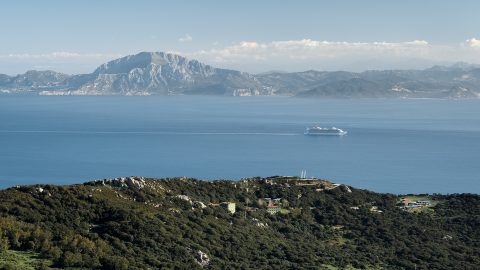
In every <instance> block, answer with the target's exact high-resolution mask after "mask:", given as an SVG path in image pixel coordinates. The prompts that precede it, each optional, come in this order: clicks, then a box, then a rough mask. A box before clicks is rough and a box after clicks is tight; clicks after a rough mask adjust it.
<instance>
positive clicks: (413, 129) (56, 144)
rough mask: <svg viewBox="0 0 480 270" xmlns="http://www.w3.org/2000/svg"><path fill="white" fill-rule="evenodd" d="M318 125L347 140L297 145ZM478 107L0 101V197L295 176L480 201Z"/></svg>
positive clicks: (187, 99)
mask: <svg viewBox="0 0 480 270" xmlns="http://www.w3.org/2000/svg"><path fill="white" fill-rule="evenodd" d="M316 123H320V124H322V125H323V126H337V127H340V128H343V129H345V130H347V131H348V135H346V136H343V137H311V136H305V135H303V131H304V129H305V127H306V126H310V125H313V124H316ZM479 151H480V101H479V100H464V101H457V100H309V99H297V98H287V97H248V98H238V97H237V98H234V97H192V96H175V97H40V96H0V188H5V187H9V186H13V185H20V184H33V183H53V184H67V183H80V182H84V181H89V180H93V179H100V178H110V177H118V176H130V175H142V176H148V177H159V178H160V177H173V176H192V177H196V178H201V179H220V178H227V179H240V178H242V177H249V176H271V175H299V174H300V171H301V170H307V176H315V177H319V178H324V179H330V180H332V181H334V182H338V183H345V184H348V185H352V186H355V187H360V188H367V189H371V190H374V191H378V192H391V193H434V192H437V193H457V192H472V193H480V158H479V157H480V152H479Z"/></svg>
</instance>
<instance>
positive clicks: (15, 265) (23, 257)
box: [0, 250, 52, 270]
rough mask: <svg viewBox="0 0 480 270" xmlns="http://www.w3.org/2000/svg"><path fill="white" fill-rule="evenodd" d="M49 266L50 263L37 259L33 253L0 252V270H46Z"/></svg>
mask: <svg viewBox="0 0 480 270" xmlns="http://www.w3.org/2000/svg"><path fill="white" fill-rule="evenodd" d="M51 265H52V262H51V261H49V260H45V259H41V258H39V254H37V253H34V252H30V251H14V250H4V251H2V252H0V269H11V270H17V269H18V270H35V269H48V267H49V266H51Z"/></svg>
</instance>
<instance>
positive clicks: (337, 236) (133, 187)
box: [0, 177, 480, 269]
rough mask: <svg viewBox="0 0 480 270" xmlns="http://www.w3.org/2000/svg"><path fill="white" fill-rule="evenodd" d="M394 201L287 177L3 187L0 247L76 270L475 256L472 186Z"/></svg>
mask: <svg viewBox="0 0 480 270" xmlns="http://www.w3.org/2000/svg"><path fill="white" fill-rule="evenodd" d="M411 198H413V197H411ZM411 198H410V199H411ZM417 198H420V197H417ZM399 199H400V197H399V196H395V195H391V194H378V193H373V192H369V191H366V190H359V189H355V188H352V187H348V186H345V185H337V184H333V183H331V182H328V181H323V180H316V179H311V180H300V179H298V178H295V177H271V178H253V179H245V180H242V181H199V180H196V179H186V178H176V179H144V178H141V177H131V178H118V179H110V180H101V181H95V182H89V183H85V184H82V185H71V186H53V185H35V186H20V187H14V188H9V189H6V190H2V191H0V201H1V204H0V253H1V252H3V253H2V254H9V253H8V252H35V253H37V254H38V256H39V259H42V260H43V262H44V264H43V265H42V266H41V267H43V268H48V266H47V265H45V262H50V267H56V268H69V267H72V268H73V267H75V269H78V268H80V269H82V268H83V269H160V268H167V269H172V268H177V269H185V268H193V269H197V268H205V269H414V268H415V267H416V268H417V269H475V268H476V267H478V265H480V258H479V256H478V254H480V230H478V228H479V226H480V196H478V195H471V194H458V195H448V196H443V195H435V196H422V200H424V201H425V200H427V199H428V200H429V202H431V205H430V206H428V207H422V208H418V209H417V208H415V209H411V210H410V209H405V208H403V209H402V208H401V207H399V206H398V202H399ZM233 203H234V204H233ZM0 263H1V261H0ZM0 267H1V265H0Z"/></svg>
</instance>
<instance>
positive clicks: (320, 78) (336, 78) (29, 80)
mask: <svg viewBox="0 0 480 270" xmlns="http://www.w3.org/2000/svg"><path fill="white" fill-rule="evenodd" d="M0 93H4V94H8V93H31V94H39V95H227V96H258V95H263V96H271V95H284V96H298V97H306V98H479V97H480V68H479V67H478V66H476V65H470V64H466V63H461V62H460V63H456V64H454V65H452V66H433V67H431V68H428V69H424V70H367V71H364V72H348V71H315V70H308V71H303V72H291V73H288V72H275V71H273V72H267V73H261V74H249V73H246V72H240V71H236V70H230V69H221V68H215V67H213V66H210V65H207V64H204V63H202V62H200V61H198V60H195V59H191V60H190V59H188V58H186V57H183V56H180V55H177V54H172V53H164V52H140V53H138V54H134V55H128V56H125V57H121V58H118V59H114V60H112V61H109V62H107V63H104V64H102V65H100V66H99V67H97V68H96V69H95V70H94V71H93V72H92V73H88V74H78V75H67V74H63V73H58V72H55V71H27V72H26V73H24V74H19V75H16V76H8V75H5V74H0Z"/></svg>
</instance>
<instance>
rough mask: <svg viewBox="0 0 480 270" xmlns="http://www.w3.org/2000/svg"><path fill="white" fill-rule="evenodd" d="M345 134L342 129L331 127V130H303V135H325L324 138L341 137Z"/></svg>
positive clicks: (314, 128)
mask: <svg viewBox="0 0 480 270" xmlns="http://www.w3.org/2000/svg"><path fill="white" fill-rule="evenodd" d="M345 134H347V132H346V131H345V130H343V129H340V128H336V127H331V128H322V127H319V126H314V127H307V129H306V130H305V135H313V136H316V135H326V136H342V135H345Z"/></svg>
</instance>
